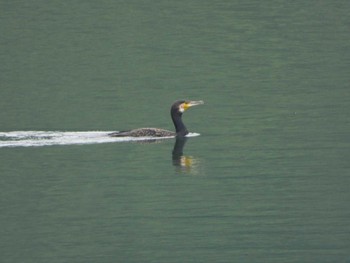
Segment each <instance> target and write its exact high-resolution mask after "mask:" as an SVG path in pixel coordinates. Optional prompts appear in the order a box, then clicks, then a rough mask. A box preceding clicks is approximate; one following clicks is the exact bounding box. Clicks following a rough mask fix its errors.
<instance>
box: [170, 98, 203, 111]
mask: <svg viewBox="0 0 350 263" xmlns="http://www.w3.org/2000/svg"><path fill="white" fill-rule="evenodd" d="M201 104H204V102H203V101H202V100H198V101H194V100H178V101H175V102H174V104H173V105H172V106H171V112H172V113H175V112H177V113H180V114H182V113H183V112H185V111H186V110H187V109H189V108H191V107H193V106H197V105H201Z"/></svg>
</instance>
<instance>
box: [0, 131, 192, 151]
mask: <svg viewBox="0 0 350 263" xmlns="http://www.w3.org/2000/svg"><path fill="white" fill-rule="evenodd" d="M112 132H115V131H77V132H67V131H10V132H0V148H3V147H35V146H51V145H79V144H80V145H83V144H100V143H116V142H132V141H149V140H161V139H169V138H173V137H157V138H154V137H137V138H136V137H111V136H109V134H110V133H112ZM198 135H199V134H198V133H190V134H189V135H188V137H194V136H198Z"/></svg>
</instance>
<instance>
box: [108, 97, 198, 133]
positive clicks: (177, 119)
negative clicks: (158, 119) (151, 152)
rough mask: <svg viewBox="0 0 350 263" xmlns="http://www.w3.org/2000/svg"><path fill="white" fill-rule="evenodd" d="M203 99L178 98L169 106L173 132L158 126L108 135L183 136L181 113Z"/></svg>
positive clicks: (185, 129) (183, 126) (184, 130)
mask: <svg viewBox="0 0 350 263" xmlns="http://www.w3.org/2000/svg"><path fill="white" fill-rule="evenodd" d="M203 103H204V102H203V101H201V100H200V101H188V100H178V101H175V102H174V104H173V105H172V106H171V109H170V114H171V119H172V120H173V123H174V126H175V132H173V131H168V130H163V129H158V128H140V129H134V130H129V131H120V132H113V133H110V134H109V135H110V136H112V137H171V136H179V137H183V136H186V135H187V134H188V130H187V128H186V126H185V124H184V123H183V122H182V119H181V117H182V113H184V112H185V111H186V110H187V109H188V108H190V107H192V106H196V105H201V104H203Z"/></svg>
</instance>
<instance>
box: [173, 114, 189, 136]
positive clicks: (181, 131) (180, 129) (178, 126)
mask: <svg viewBox="0 0 350 263" xmlns="http://www.w3.org/2000/svg"><path fill="white" fill-rule="evenodd" d="M172 119H173V122H174V126H175V131H176V135H178V136H185V135H187V134H188V131H187V128H186V126H185V124H184V123H183V122H182V118H181V114H175V115H173V116H172Z"/></svg>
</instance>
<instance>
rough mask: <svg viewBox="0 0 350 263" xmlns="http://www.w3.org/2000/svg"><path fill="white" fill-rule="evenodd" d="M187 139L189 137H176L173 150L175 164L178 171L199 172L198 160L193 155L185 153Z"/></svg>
mask: <svg viewBox="0 0 350 263" xmlns="http://www.w3.org/2000/svg"><path fill="white" fill-rule="evenodd" d="M187 140H188V138H186V137H176V141H175V144H174V149H173V152H172V159H173V165H174V166H175V167H176V170H177V171H178V172H182V173H191V174H197V172H198V171H197V166H198V163H199V162H198V160H196V159H195V158H193V157H192V156H186V155H184V154H183V149H184V146H185V144H186V142H187Z"/></svg>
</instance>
